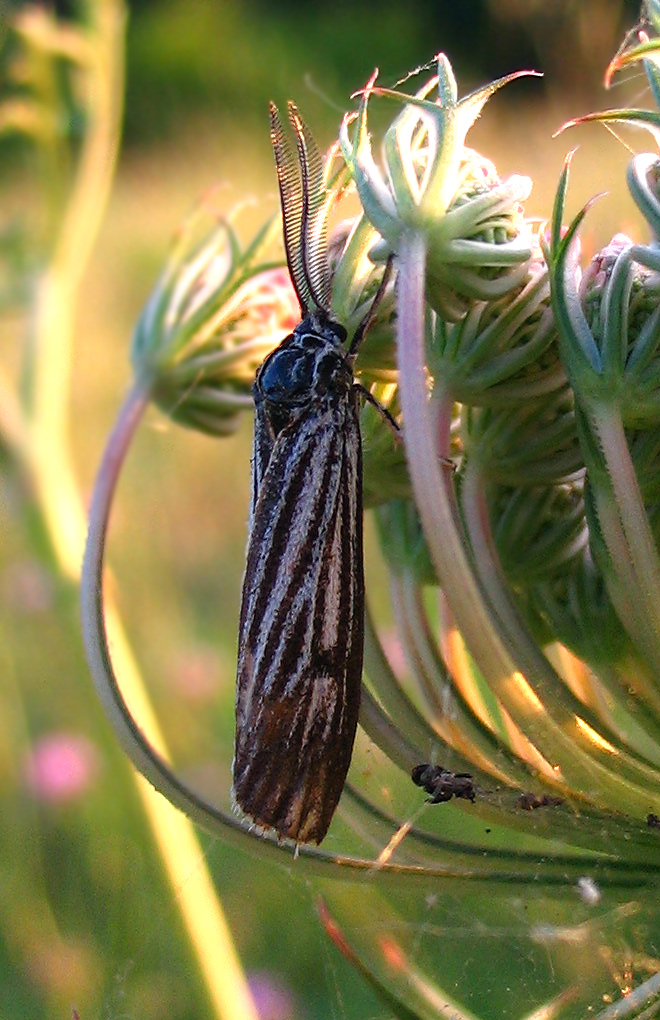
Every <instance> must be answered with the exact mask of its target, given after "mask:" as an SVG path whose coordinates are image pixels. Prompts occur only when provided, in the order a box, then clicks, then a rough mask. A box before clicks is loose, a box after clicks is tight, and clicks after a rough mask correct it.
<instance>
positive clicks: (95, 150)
mask: <svg viewBox="0 0 660 1020" xmlns="http://www.w3.org/2000/svg"><path fill="white" fill-rule="evenodd" d="M90 12H92V17H93V25H92V29H91V31H92V34H93V43H91V44H90V46H89V48H88V54H89V66H88V67H87V68H86V71H87V77H88V80H87V96H88V106H87V110H86V115H87V129H86V132H85V136H84V140H83V145H82V148H81V151H80V154H79V158H78V161H77V164H76V173H75V177H74V180H73V184H72V187H71V191H70V194H69V197H68V201H67V203H66V206H65V207H64V210H63V213H62V214H61V216H60V227H59V233H58V238H57V242H56V244H55V248H54V251H53V255H52V257H51V260H50V262H49V264H48V266H47V267H46V269H45V271H44V273H43V274H42V276H41V278H40V280H39V283H38V287H37V293H36V301H35V308H34V315H33V320H32V321H33V334H32V343H31V347H30V351H29V357H30V361H29V365H28V366H27V370H26V375H27V383H28V390H27V404H28V415H29V427H30V456H31V459H32V461H33V465H34V467H33V471H34V478H35V480H36V484H37V488H38V491H39V495H40V502H41V505H42V508H43V513H44V515H45V517H46V520H47V522H48V527H49V532H50V535H51V539H52V542H53V544H54V546H55V552H56V556H57V560H58V562H59V564H60V567H61V569H62V570H63V571H64V573H65V574H66V576H67V577H69V578H70V579H72V580H75V579H76V578H77V576H78V573H79V570H80V549H81V541H80V537H81V535H83V534H84V531H85V518H84V511H83V507H82V504H81V501H80V498H79V494H78V487H77V484H76V478H75V471H74V468H73V464H72V461H71V454H70V444H69V436H68V429H69V421H68V409H69V396H70V389H71V367H72V357H73V338H74V322H75V315H76V308H77V299H78V295H79V292H80V286H81V283H82V280H83V276H84V273H85V271H86V269H87V265H88V262H89V256H90V254H91V251H92V247H93V245H94V243H95V241H96V238H97V235H98V229H99V226H100V224H101V221H102V219H103V216H104V213H105V209H106V205H107V200H108V197H109V194H110V189H111V185H112V180H113V176H114V167H115V162H116V156H117V151H118V148H119V133H120V127H121V111H122V87H123V32H124V23H125V10H124V5H123V3H122V2H121V0H101V2H99V3H95V4H93V5H90Z"/></svg>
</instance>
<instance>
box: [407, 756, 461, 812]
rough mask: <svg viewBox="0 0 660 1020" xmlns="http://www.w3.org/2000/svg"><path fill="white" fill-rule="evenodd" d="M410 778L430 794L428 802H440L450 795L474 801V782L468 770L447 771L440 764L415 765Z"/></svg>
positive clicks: (448, 798) (450, 796) (447, 798)
mask: <svg viewBox="0 0 660 1020" xmlns="http://www.w3.org/2000/svg"><path fill="white" fill-rule="evenodd" d="M411 778H412V781H413V783H414V784H415V785H416V786H421V787H422V789H424V790H425V791H426V792H427V793H428V794H430V797H429V800H428V802H429V804H441V803H443V802H444V801H447V800H451V799H452V797H458V798H460V799H462V800H471V801H474V798H475V789H474V782H473V779H472V776H471V775H470V774H469V772H448V771H447V769H443V768H442V766H441V765H415V768H414V769H413V770H412V772H411Z"/></svg>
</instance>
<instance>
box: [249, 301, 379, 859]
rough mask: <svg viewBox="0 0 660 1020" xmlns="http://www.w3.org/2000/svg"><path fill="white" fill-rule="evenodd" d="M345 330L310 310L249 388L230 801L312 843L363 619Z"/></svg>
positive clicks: (327, 802)
mask: <svg viewBox="0 0 660 1020" xmlns="http://www.w3.org/2000/svg"><path fill="white" fill-rule="evenodd" d="M344 339H345V332H344V330H343V329H342V327H341V326H338V325H336V324H334V323H332V322H331V321H329V320H327V319H326V318H325V317H324V316H322V315H318V314H313V315H311V316H308V317H307V318H306V319H304V320H303V322H301V324H300V325H299V326H297V327H296V329H295V330H294V332H293V333H292V334H291V335H290V336H288V337H286V339H285V340H284V341H283V342H282V343H281V344H280V346H279V347H278V348H277V349H276V350H275V351H274V352H273V353H272V354H271V355H270V356H269V357H268V358H267V359H266V361H265V362H264V364H263V365H262V367H261V368H260V370H259V372H258V374H257V379H256V382H255V386H254V400H255V443H254V454H253V498H252V518H251V528H250V536H249V541H248V549H247V561H246V570H245V579H244V583H243V599H242V606H241V618H240V631H239V654H238V677H237V691H236V744H235V756H234V798H235V801H236V803H237V804H238V806H239V807H240V808H241V809H242V810H243V811H244V812H245V813H246V814H247V815H248V816H250V817H251V818H252V819H253V820H254V821H255V823H256V824H257V825H259V826H262V827H264V828H271V829H274V830H275V831H276V832H277V834H278V835H279V836H282V837H284V836H286V837H289V838H291V839H293V840H296V841H297V842H315V843H319V842H320V841H321V840H322V839H323V837H324V835H325V833H326V831H327V829H328V826H329V824H330V820H331V818H332V815H333V813H334V810H335V808H336V805H337V801H338V800H339V797H340V795H341V791H342V789H343V786H344V781H345V778H346V773H347V771H348V767H349V764H350V760H351V752H352V748H353V742H354V739H355V730H356V726H357V718H358V710H359V703H360V680H361V674H362V650H363V639H364V635H363V628H364V578H363V566H362V458H361V445H360V430H359V422H358V407H357V391H356V389H355V388H354V384H353V373H352V369H351V368H350V364H349V362H348V361H347V359H346V354H345V352H344V350H343V348H342V342H343V340H344Z"/></svg>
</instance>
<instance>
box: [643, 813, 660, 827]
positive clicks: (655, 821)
mask: <svg viewBox="0 0 660 1020" xmlns="http://www.w3.org/2000/svg"><path fill="white" fill-rule="evenodd" d="M646 824H647V825H648V827H649V829H660V818H658V816H657V815H654V814H649V815H647V816H646Z"/></svg>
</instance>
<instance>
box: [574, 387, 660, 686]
mask: <svg viewBox="0 0 660 1020" xmlns="http://www.w3.org/2000/svg"><path fill="white" fill-rule="evenodd" d="M589 419H590V422H591V425H592V428H593V429H594V432H595V434H596V435H597V437H598V442H599V448H600V450H601V452H602V455H603V458H604V460H605V465H606V467H607V473H608V478H609V482H610V485H611V487H612V495H611V497H610V495H609V493H605V492H601V491H600V490H601V487H600V486H598V485H595V486H594V490H595V497H596V500H597V506H598V513H599V519H600V521H601V526H602V529H603V537H604V539H605V542H606V543H607V547H608V551H609V553H610V556H611V557H612V562H613V564H614V568H615V570H616V572H617V576H618V579H619V582H620V584H622V585H623V589H624V590H623V593H622V598H623V600H624V601H625V602H627V606H628V612H627V613H626V616H625V618H624V619H625V621H626V625H627V627H628V629H629V631H630V629H631V628H632V633H631V636H632V637H633V638H634V639H635V640H636V641H637V643H638V644H639V647H640V649H641V651H642V653H643V654H644V655H645V656H646V657H647V658H648V661H649V663H650V665H651V666H652V667H653V669H654V671H655V673H656V675H657V674H658V672H659V671H660V609H659V607H660V562H659V560H658V553H657V549H656V547H655V542H654V540H653V535H652V534H651V529H650V527H649V522H648V517H647V515H646V511H645V509H644V502H643V500H642V494H641V492H640V489H639V484H638V481H637V476H636V474H635V468H634V466H633V463H632V460H631V458H630V451H629V449H628V444H627V442H626V437H625V433H624V429H623V423H622V421H621V417H620V414H619V412H618V411H617V409H616V408H615V407H613V406H609V405H601V404H594V406H593V407H591V408H590V409H589ZM610 498H611V499H612V501H613V504H614V506H615V507H616V520H613V519H612V516H613V515H612V514H611V513H608V509H607V506H606V505H605V504H606V503H607V502H608V500H609V499H610ZM617 524H618V527H617ZM617 601H621V600H620V599H618V600H617Z"/></svg>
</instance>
